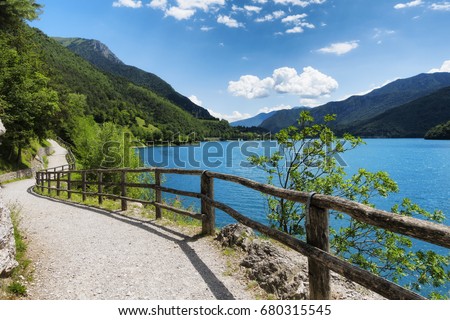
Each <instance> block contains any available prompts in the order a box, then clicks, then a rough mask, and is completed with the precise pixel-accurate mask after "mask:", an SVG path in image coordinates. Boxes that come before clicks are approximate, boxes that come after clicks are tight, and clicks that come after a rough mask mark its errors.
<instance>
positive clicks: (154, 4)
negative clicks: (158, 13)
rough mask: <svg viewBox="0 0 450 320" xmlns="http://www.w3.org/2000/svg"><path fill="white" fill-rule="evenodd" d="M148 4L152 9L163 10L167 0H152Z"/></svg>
mask: <svg viewBox="0 0 450 320" xmlns="http://www.w3.org/2000/svg"><path fill="white" fill-rule="evenodd" d="M148 6H149V7H151V8H154V9H162V10H165V9H166V8H167V0H152V1H150V3H149V4H148Z"/></svg>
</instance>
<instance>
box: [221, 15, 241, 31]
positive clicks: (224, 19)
mask: <svg viewBox="0 0 450 320" xmlns="http://www.w3.org/2000/svg"><path fill="white" fill-rule="evenodd" d="M217 22H218V23H221V24H224V25H226V26H227V27H229V28H242V27H244V24H242V23H240V22H238V21H237V20H236V19H233V18H231V17H229V16H223V15H219V17H218V18H217Z"/></svg>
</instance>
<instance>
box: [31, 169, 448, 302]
mask: <svg viewBox="0 0 450 320" xmlns="http://www.w3.org/2000/svg"><path fill="white" fill-rule="evenodd" d="M71 169H72V167H71V166H62V167H58V168H56V169H55V168H51V169H47V170H43V171H40V172H37V173H36V188H39V189H40V190H41V191H42V192H43V191H44V190H47V192H48V193H49V194H50V193H51V191H52V190H54V191H56V193H57V195H58V196H59V195H60V194H61V192H66V193H67V198H68V199H70V198H71V196H72V194H81V195H82V199H83V200H86V198H87V196H94V197H98V203H99V204H101V203H102V202H103V199H104V198H111V199H115V200H119V201H120V202H121V209H122V210H127V203H128V202H138V203H142V204H147V205H153V206H154V207H155V213H156V218H157V219H160V218H161V217H162V210H163V209H164V210H169V211H172V212H175V213H177V214H181V215H185V216H188V217H191V218H193V219H197V220H200V221H202V233H204V234H206V235H214V234H215V209H219V210H221V211H223V212H225V213H226V214H228V215H229V216H231V217H232V218H234V219H235V220H237V221H238V222H240V223H242V224H244V225H246V226H248V227H250V228H253V229H255V230H257V231H258V232H260V233H261V234H264V235H266V236H269V237H271V238H273V239H275V240H277V241H279V242H281V243H283V244H285V245H286V246H288V247H290V248H292V249H294V250H295V251H297V252H299V253H301V254H303V255H305V256H306V257H307V258H308V268H309V273H308V274H309V286H310V298H311V299H330V296H331V290H330V270H331V271H334V272H336V273H338V274H340V275H342V276H344V277H345V278H347V279H349V280H352V281H354V282H356V283H358V284H360V285H362V286H364V287H366V288H368V289H370V290H372V291H374V292H376V293H378V294H380V295H382V296H383V297H386V298H388V299H425V298H424V297H422V296H420V295H418V294H417V293H415V292H412V291H410V290H407V289H405V288H403V287H401V286H399V285H397V284H395V283H393V282H391V281H389V280H386V279H384V278H382V277H379V276H377V275H375V274H372V273H370V272H369V271H366V270H364V269H361V268H359V267H357V266H354V265H352V264H351V263H349V262H347V261H344V260H342V259H340V258H338V257H336V256H334V255H332V254H331V253H329V224H328V217H329V214H328V210H335V211H339V212H342V213H345V214H347V215H349V216H350V217H352V218H354V219H356V220H358V221H361V222H364V223H367V224H370V225H373V226H376V227H379V228H383V229H386V230H389V231H392V232H395V233H399V234H402V235H406V236H410V237H413V238H416V239H419V240H423V241H426V242H428V243H432V244H435V245H438V246H441V247H445V248H450V227H448V226H445V225H440V224H437V223H432V222H428V221H423V220H420V219H416V218H412V217H407V216H401V215H398V214H394V213H392V212H387V211H383V210H378V209H374V208H372V207H369V206H366V205H363V204H360V203H357V202H354V201H350V200H346V199H342V198H338V197H333V196H328V195H322V194H310V193H306V192H301V191H295V190H286V189H283V188H278V187H275V186H271V185H267V184H263V183H259V182H255V181H252V180H249V179H246V178H242V177H238V176H234V175H229V174H224V173H218V172H211V171H202V170H185V169H169V168H155V167H152V168H137V169H127V168H124V169H95V170H71ZM145 173H147V174H148V173H153V174H154V183H144V182H142V183H136V182H128V181H127V178H128V176H127V175H128V174H145ZM163 174H178V175H194V176H199V177H200V190H201V191H200V192H191V191H183V190H177V189H172V188H167V187H163V186H162V185H161V184H162V175H163ZM75 175H78V176H81V179H80V180H75V179H74V176H75ZM108 176H109V177H111V176H115V177H116V180H117V181H116V182H114V181H106V179H105V177H108ZM215 179H220V180H224V181H229V182H233V183H237V184H240V185H242V186H245V187H247V188H251V189H253V190H256V191H260V192H262V193H264V194H267V195H271V196H275V197H278V198H283V199H286V200H290V201H295V202H299V203H303V204H306V206H307V212H306V214H307V215H306V217H307V219H306V242H305V241H302V240H299V239H297V238H295V237H293V236H291V235H288V234H286V233H283V232H281V231H279V230H276V229H273V228H270V227H268V226H266V225H264V224H261V223H259V222H257V221H254V220H252V219H250V218H248V217H246V216H245V215H243V214H242V213H240V212H238V211H236V210H235V209H233V208H231V207H230V206H228V205H226V204H224V203H221V202H219V201H217V200H216V199H214V180H215ZM52 183H53V185H52ZM63 184H64V186H65V187H62V186H63ZM106 187H116V193H114V194H112V193H105V192H104V190H105V188H106ZM88 188H89V191H88ZM127 188H141V189H152V190H154V200H153V201H149V200H143V199H137V198H133V197H130V196H129V195H127ZM92 189H95V190H96V191H92ZM163 192H164V193H171V194H175V195H181V196H187V197H192V198H197V199H200V200H201V210H200V213H196V212H191V211H188V210H184V209H180V208H176V207H174V206H170V205H168V204H165V203H163V200H162V193H163Z"/></svg>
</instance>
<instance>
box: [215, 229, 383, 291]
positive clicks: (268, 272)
mask: <svg viewBox="0 0 450 320" xmlns="http://www.w3.org/2000/svg"><path fill="white" fill-rule="evenodd" d="M216 240H218V241H219V242H220V244H221V245H222V246H223V247H235V248H236V247H237V248H240V249H242V251H243V255H242V258H241V259H240V265H241V266H242V267H245V268H247V270H246V274H248V276H249V278H250V279H252V280H255V281H257V282H258V283H259V286H260V287H261V288H262V289H264V290H265V291H266V292H267V293H271V294H274V295H275V296H276V297H277V298H278V299H308V297H309V283H308V260H307V259H306V257H304V256H302V255H301V254H299V253H297V252H295V251H293V250H289V249H286V248H284V247H283V246H282V245H278V244H274V243H272V242H271V241H268V240H262V239H261V238H259V237H258V236H257V235H256V234H255V233H254V232H253V230H252V229H251V228H248V227H245V226H243V225H241V224H232V225H228V226H226V227H224V228H223V229H222V230H221V232H220V233H219V234H218V236H217V238H216ZM331 287H332V298H333V299H342V300H344V299H345V300H362V299H371V300H373V299H382V297H381V296H379V295H377V294H375V293H373V292H371V291H369V290H367V289H365V288H363V287H361V286H360V285H358V284H355V283H353V282H351V281H349V280H347V279H345V278H343V277H341V276H340V275H337V274H335V273H333V272H332V273H331Z"/></svg>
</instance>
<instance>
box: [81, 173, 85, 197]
mask: <svg viewBox="0 0 450 320" xmlns="http://www.w3.org/2000/svg"><path fill="white" fill-rule="evenodd" d="M81 177H82V179H81V180H82V181H81V186H82V191H83V192H82V199H83V201H86V171H83V172H82V173H81Z"/></svg>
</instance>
